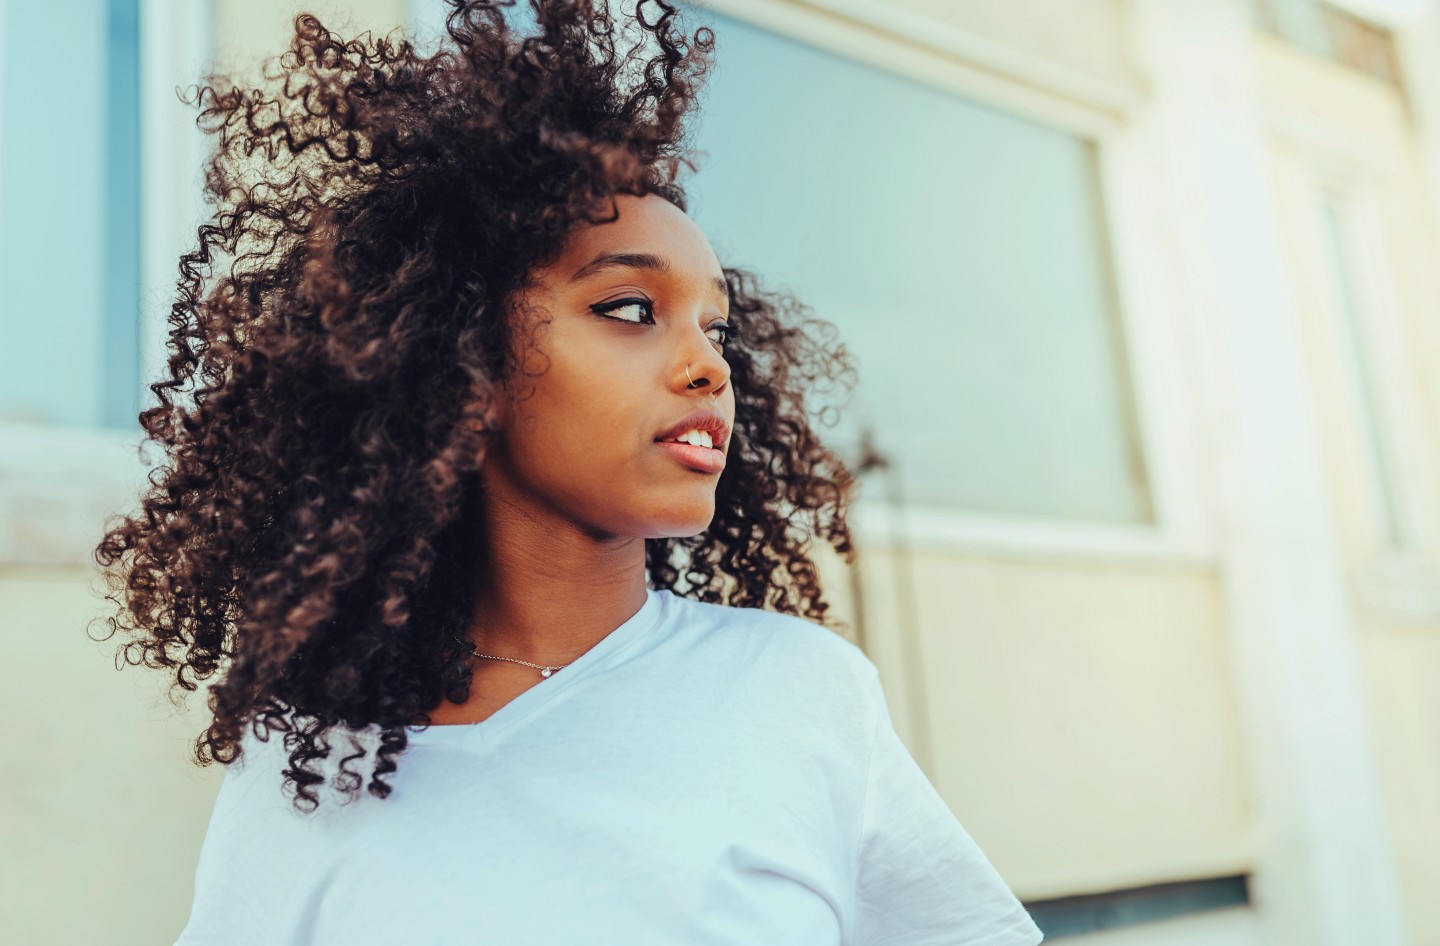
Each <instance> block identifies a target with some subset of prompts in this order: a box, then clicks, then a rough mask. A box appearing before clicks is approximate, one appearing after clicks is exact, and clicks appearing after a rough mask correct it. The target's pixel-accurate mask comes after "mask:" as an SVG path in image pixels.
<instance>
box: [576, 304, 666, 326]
mask: <svg viewBox="0 0 1440 946" xmlns="http://www.w3.org/2000/svg"><path fill="white" fill-rule="evenodd" d="M590 309H591V310H592V311H593V312H594V313H595V314H596V315H603V316H605V317H606V318H608V319H616V320H618V321H621V322H635V323H637V324H640V325H644V324H647V323H650V322H654V321H655V311H654V310H653V309H652V308H651V306H650V300H649V299H620V300H617V301H615V302H601V303H598V304H596V305H592V306H591V307H590ZM628 310H635V311H637V312H640V313H642V314H641V315H640V317H638V318H631V317H630V316H629V315H625V314H621V315H612V314H611V313H614V312H619V313H625V312H627V311H628Z"/></svg>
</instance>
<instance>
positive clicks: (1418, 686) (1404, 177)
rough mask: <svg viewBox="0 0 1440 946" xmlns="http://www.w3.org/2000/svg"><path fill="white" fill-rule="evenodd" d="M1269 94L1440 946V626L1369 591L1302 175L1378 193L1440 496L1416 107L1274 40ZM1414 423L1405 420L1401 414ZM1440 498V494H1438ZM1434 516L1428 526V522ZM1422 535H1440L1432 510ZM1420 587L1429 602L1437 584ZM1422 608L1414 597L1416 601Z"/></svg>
mask: <svg viewBox="0 0 1440 946" xmlns="http://www.w3.org/2000/svg"><path fill="white" fill-rule="evenodd" d="M1255 55H1256V62H1257V65H1258V76H1259V78H1260V80H1261V83H1262V89H1261V92H1262V95H1263V96H1264V98H1265V101H1266V104H1267V107H1268V109H1269V111H1270V114H1271V116H1272V119H1273V126H1272V130H1271V131H1272V138H1271V144H1270V147H1271V159H1272V175H1273V179H1274V186H1275V193H1276V195H1277V204H1278V208H1279V212H1280V216H1281V221H1282V226H1283V227H1284V229H1285V238H1286V247H1287V249H1288V251H1289V254H1288V263H1289V266H1290V279H1291V283H1292V287H1293V291H1294V292H1295V295H1296V298H1297V302H1298V304H1297V307H1296V309H1297V313H1298V318H1299V322H1300V328H1301V335H1302V337H1303V339H1304V342H1305V355H1306V358H1307V368H1308V369H1309V376H1308V380H1309V382H1310V390H1311V396H1312V397H1313V399H1314V402H1315V404H1316V409H1317V412H1318V413H1319V414H1320V416H1322V417H1323V418H1325V419H1326V422H1325V423H1324V424H1323V425H1322V442H1323V444H1324V448H1325V456H1324V463H1325V467H1326V473H1327V476H1328V478H1329V481H1330V484H1331V495H1332V498H1333V508H1334V515H1335V519H1336V522H1337V524H1338V526H1339V528H1340V532H1341V534H1342V537H1343V541H1344V552H1345V554H1346V557H1347V565H1348V568H1349V570H1350V573H1351V576H1352V579H1353V580H1354V582H1355V585H1356V589H1355V595H1354V597H1355V610H1356V614H1355V619H1356V626H1357V630H1358V634H1359V638H1360V646H1361V653H1362V655H1363V660H1364V664H1365V666H1364V670H1365V675H1366V682H1367V689H1368V698H1369V703H1370V709H1371V714H1372V718H1373V720H1374V729H1375V738H1376V742H1377V749H1378V752H1379V756H1380V758H1379V764H1380V768H1381V777H1382V781H1383V785H1384V795H1385V804H1386V813H1387V817H1388V821H1389V825H1390V830H1391V834H1392V840H1393V843H1394V846H1395V850H1396V858H1397V860H1398V862H1399V865H1398V866H1399V873H1400V883H1401V889H1402V894H1403V896H1404V897H1405V900H1406V907H1407V914H1408V916H1407V919H1408V921H1409V925H1410V928H1411V933H1412V935H1413V937H1414V940H1415V942H1416V943H1419V944H1437V943H1440V916H1437V915H1436V913H1435V911H1434V909H1433V900H1434V892H1435V891H1436V890H1437V889H1440V802H1437V800H1440V689H1437V687H1436V686H1435V681H1437V680H1440V615H1435V614H1433V613H1432V614H1430V615H1429V616H1427V615H1426V614H1424V613H1423V611H1420V612H1416V611H1414V610H1411V611H1410V613H1408V614H1407V613H1406V611H1405V610H1402V609H1400V608H1399V606H1398V603H1399V602H1403V601H1404V600H1405V598H1406V596H1405V595H1403V594H1400V593H1398V592H1394V591H1392V592H1391V593H1390V594H1388V595H1387V594H1384V593H1378V592H1371V593H1367V592H1366V591H1365V588H1366V587H1367V583H1368V582H1370V581H1371V580H1372V576H1374V575H1375V570H1376V569H1377V567H1378V560H1377V550H1376V548H1375V539H1374V531H1375V527H1374V513H1373V512H1372V510H1371V509H1370V506H1369V504H1368V503H1369V501H1368V494H1367V490H1368V489H1369V477H1370V475H1371V474H1370V473H1369V471H1368V469H1367V468H1366V466H1365V464H1364V463H1363V462H1362V461H1363V459H1364V458H1365V457H1366V456H1367V451H1369V450H1370V446H1369V444H1368V443H1367V442H1366V440H1365V438H1364V437H1363V435H1362V432H1361V431H1360V430H1359V429H1358V428H1357V426H1356V424H1355V422H1354V421H1355V418H1354V405H1353V403H1352V402H1351V400H1350V399H1349V397H1348V391H1349V389H1348V387H1347V379H1346V378H1345V376H1344V372H1343V365H1344V359H1345V357H1346V356H1348V355H1349V353H1350V352H1349V346H1348V344H1346V342H1345V341H1344V340H1343V339H1339V338H1337V337H1336V332H1335V330H1334V326H1333V323H1332V322H1331V321H1330V319H1329V310H1328V307H1329V306H1330V304H1331V300H1330V299H1329V298H1328V296H1327V289H1328V287H1327V286H1326V285H1325V284H1324V282H1323V280H1320V279H1317V278H1316V276H1317V274H1319V273H1323V272H1324V269H1323V263H1322V262H1321V261H1320V259H1319V256H1318V254H1319V245H1318V243H1317V234H1316V232H1315V228H1314V221H1313V219H1312V218H1311V217H1310V216H1309V213H1310V210H1311V205H1310V203H1309V202H1310V201H1312V200H1313V194H1312V193H1311V191H1310V190H1308V189H1307V176H1308V175H1309V174H1311V173H1312V171H1313V169H1314V167H1315V166H1316V165H1317V163H1324V162H1327V161H1328V162H1331V163H1333V164H1335V165H1338V168H1336V169H1335V170H1336V173H1337V174H1338V175H1339V177H1340V178H1341V179H1342V180H1343V179H1345V178H1346V177H1347V176H1354V177H1356V178H1358V179H1359V180H1360V181H1362V182H1363V183H1362V186H1363V187H1364V188H1366V189H1367V190H1368V192H1369V193H1371V194H1372V195H1373V199H1374V201H1375V206H1376V209H1377V222H1378V224H1379V226H1378V229H1377V232H1376V234H1375V235H1376V237H1377V238H1378V239H1379V240H1381V241H1383V247H1377V249H1379V250H1380V254H1379V259H1378V261H1377V262H1378V263H1379V269H1380V272H1379V274H1378V275H1379V277H1380V278H1381V279H1382V280H1384V281H1386V282H1389V283H1390V288H1391V291H1392V292H1393V296H1392V304H1391V305H1390V306H1387V307H1385V308H1384V309H1383V310H1382V311H1381V313H1380V314H1382V315H1383V316H1386V317H1387V318H1389V320H1390V321H1391V322H1392V327H1393V329H1394V331H1395V333H1396V336H1397V337H1398V338H1399V339H1401V341H1402V344H1401V345H1399V346H1398V349H1399V351H1400V355H1401V357H1400V358H1399V359H1397V361H1396V365H1395V370H1394V371H1392V372H1388V373H1387V378H1386V381H1387V383H1388V384H1391V385H1398V386H1400V387H1404V386H1406V385H1407V384H1408V385H1410V386H1411V390H1410V392H1409V396H1408V397H1406V398H1404V401H1405V404H1403V405H1402V407H1403V408H1405V409H1407V410H1410V411H1413V416H1411V417H1410V418H1409V419H1410V423H1409V424H1407V425H1406V426H1405V427H1404V428H1403V437H1404V439H1405V447H1406V448H1407V449H1408V450H1410V451H1412V453H1413V456H1414V460H1413V462H1414V464H1415V467H1414V468H1413V469H1412V470H1411V471H1410V476H1409V478H1410V480H1411V482H1412V483H1413V488H1415V489H1416V490H1417V491H1420V492H1422V493H1423V492H1427V491H1433V490H1434V488H1435V486H1436V484H1437V483H1440V479H1437V478H1436V477H1435V476H1434V475H1433V474H1434V471H1435V470H1437V469H1440V463H1437V458H1440V372H1436V371H1435V370H1434V365H1435V363H1436V356H1437V354H1440V332H1437V327H1436V326H1437V321H1436V317H1435V313H1436V312H1437V311H1440V306H1437V299H1440V286H1437V279H1436V267H1435V260H1437V259H1440V245H1437V241H1436V239H1435V234H1434V230H1433V224H1432V218H1431V217H1430V215H1429V213H1428V212H1427V211H1428V208H1429V206H1430V204H1429V203H1428V201H1429V195H1428V194H1427V187H1428V185H1427V184H1426V182H1425V179H1424V176H1423V174H1422V171H1421V166H1420V162H1419V152H1418V151H1417V143H1416V139H1415V136H1414V132H1413V130H1412V129H1413V124H1412V122H1413V117H1412V113H1411V112H1410V110H1409V108H1408V107H1407V103H1406V102H1405V100H1404V99H1403V98H1402V97H1401V96H1400V95H1399V94H1398V93H1397V92H1396V91H1395V90H1393V89H1392V88H1390V87H1388V86H1386V85H1384V84H1382V83H1380V82H1378V81H1375V80H1372V79H1370V78H1368V77H1366V76H1362V75H1357V74H1352V73H1350V72H1346V71H1344V70H1338V69H1334V68H1329V67H1327V66H1326V65H1325V64H1324V63H1323V62H1321V61H1318V60H1316V59H1314V58H1313V57H1310V56H1306V55H1304V54H1301V53H1297V52H1295V51H1293V50H1291V49H1288V48H1286V47H1285V46H1283V45H1281V44H1279V43H1277V42H1273V41H1270V40H1267V39H1263V38H1262V39H1259V40H1257V42H1256V44H1255ZM1402 413H1403V412H1402ZM1432 496H1433V492H1432ZM1426 513H1429V515H1426ZM1421 515H1425V516H1426V518H1425V521H1423V522H1421V523H1420V524H1421V525H1422V526H1423V527H1424V528H1425V529H1426V530H1428V531H1429V532H1430V534H1431V535H1435V534H1437V533H1440V521H1436V517H1435V516H1434V514H1433V510H1422V512H1421ZM1434 574H1435V573H1433V572H1432V573H1431V576H1430V577H1429V578H1428V579H1426V578H1424V577H1421V578H1419V579H1418V580H1417V581H1416V584H1417V585H1418V586H1419V588H1418V592H1419V593H1421V595H1422V596H1423V592H1424V590H1425V589H1424V585H1425V584H1429V586H1430V590H1431V593H1432V594H1433V593H1435V592H1440V586H1437V585H1436V583H1435V578H1434ZM1411 597H1413V595H1412V596H1411Z"/></svg>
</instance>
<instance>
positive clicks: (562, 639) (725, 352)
mask: <svg viewBox="0 0 1440 946" xmlns="http://www.w3.org/2000/svg"><path fill="white" fill-rule="evenodd" d="M511 2H512V3H513V0H511ZM454 3H455V5H456V8H455V9H454V10H453V11H452V12H451V14H450V16H449V18H448V21H447V35H446V43H445V45H444V46H442V48H440V49H439V50H438V51H437V52H433V53H429V54H422V53H421V52H419V51H417V50H416V49H415V48H413V47H412V46H410V45H409V44H407V43H403V42H402V43H398V44H392V43H390V42H387V41H386V40H384V39H370V38H368V37H365V38H362V39H361V40H356V41H352V42H345V41H342V40H341V39H338V38H337V37H336V36H334V35H333V34H331V33H330V32H328V31H327V30H326V29H325V28H324V27H323V26H322V25H321V24H320V23H319V22H317V21H316V20H315V19H314V18H313V17H309V16H301V17H299V18H298V19H297V20H296V34H295V38H294V41H293V43H292V46H291V50H290V52H289V53H288V54H286V56H284V57H282V59H281V60H280V61H279V64H280V67H281V68H280V69H279V70H278V71H276V72H273V73H272V76H271V77H272V78H273V80H274V83H275V84H274V86H273V87H271V88H270V89H269V90H268V91H260V90H252V91H242V90H240V89H235V88H230V89H228V90H227V89H226V88H225V87H224V86H222V85H221V84H220V83H218V82H212V83H211V84H209V85H207V86H205V87H204V88H202V90H201V96H200V100H199V101H200V105H201V120H202V123H203V125H204V127H206V128H208V129H209V130H210V131H212V132H213V133H215V134H216V136H217V138H218V146H217V151H216V153H215V156H214V158H213V160H212V162H211V165H210V168H209V174H208V176H207V193H208V195H209V197H210V198H211V199H212V200H213V201H214V203H215V204H216V207H217V210H216V213H215V216H214V218H213V220H212V222H211V223H210V224H208V225H206V226H204V227H202V228H201V229H200V232H199V241H200V242H199V247H198V248H197V250H196V251H194V252H192V253H190V254H188V255H186V256H185V257H184V258H183V260H182V265H181V273H182V278H181V280H180V286H179V289H180V292H179V300H178V302H177V303H176V304H175V305H174V307H173V312H172V316H171V325H172V331H171V334H170V346H171V356H170V359H169V377H168V378H167V379H166V380H164V381H162V382H159V383H157V384H155V385H153V386H152V390H153V391H154V393H155V394H156V395H157V397H158V398H159V401H160V404H159V406H156V407H152V408H150V409H148V410H146V411H145V412H144V413H143V414H142V415H141V421H142V423H143V425H144V428H145V430H146V431H147V433H148V435H149V437H150V439H153V440H155V441H157V442H159V443H161V444H163V445H164V448H165V458H166V460H167V461H168V463H166V464H165V465H163V466H162V467H161V468H160V469H158V470H157V471H156V472H155V473H154V474H152V477H151V483H152V489H151V490H150V491H149V492H148V493H147V495H146V496H145V497H144V498H143V507H142V510H141V514H140V515H138V516H135V517H132V518H129V519H127V520H125V521H123V522H122V523H120V524H118V525H117V526H115V528H113V529H112V530H111V531H110V532H109V533H108V534H107V535H106V536H105V538H104V540H103V541H102V543H101V544H100V547H99V548H98V549H97V559H98V560H99V562H100V563H101V564H102V566H104V567H105V568H106V569H107V572H108V574H109V575H110V576H111V579H112V583H113V590H112V592H111V595H112V598H113V599H114V600H115V601H116V602H117V604H119V605H120V607H119V609H118V610H119V614H118V616H117V617H115V618H112V619H111V622H110V623H111V626H112V628H113V630H116V631H124V632H126V634H127V635H128V637H129V638H130V639H129V640H128V641H127V642H126V643H125V644H124V646H123V648H122V653H123V655H124V656H125V657H126V658H127V659H128V660H129V661H130V662H132V663H136V664H145V665H149V666H152V667H159V668H165V669H168V670H169V671H170V672H172V673H173V674H174V677H175V685H176V687H177V688H179V689H180V690H182V691H190V690H194V689H196V688H197V686H198V685H199V684H200V683H201V682H207V684H208V690H207V693H208V702H209V707H210V709H211V711H212V714H213V721H212V722H211V723H210V725H209V727H208V728H207V729H206V730H205V731H204V733H203V734H202V735H201V736H200V738H199V739H198V741H197V745H196V757H197V760H198V761H199V762H201V763H206V762H210V761H219V762H222V763H224V764H226V765H227V766H228V767H229V768H228V769H227V772H226V776H225V779H224V782H223V785H222V787H221V790H220V794H219V797H218V799H217V801H216V803H215V809H214V813H213V816H212V820H211V823H210V828H209V832H208V834H207V836H206V839H205V844H204V848H203V850H202V853H201V856H200V862H199V867H198V870H197V873H196V888H195V897H194V904H193V908H192V913H191V917H190V921H189V924H188V925H187V926H186V928H185V930H184V932H183V933H182V934H181V936H180V940H179V942H180V943H183V944H187V946H192V944H193V946H198V944H219V943H235V944H301V943H325V944H329V943H335V944H342V943H343V944H369V943H387V944H388V943H436V944H440V943H462V942H464V943H470V942H473V943H487V944H497V946H498V944H527V946H529V944H562V943H563V944H578V943H607V944H608V943H626V944H629V943H640V944H662V943H664V944H669V943H674V944H686V946H697V944H710V943H713V944H726V946H735V944H744V946H753V944H772V943H773V944H777V946H780V944H784V946H798V944H817V946H818V944H827V946H833V944H876V946H878V944H887V946H900V944H916V946H918V944H922V943H924V944H942V943H943V944H956V946H959V944H975V946H980V944H984V946H1033V944H1034V943H1037V942H1039V941H1040V938H1041V937H1040V933H1039V931H1038V929H1037V928H1036V927H1035V925H1034V924H1033V923H1032V922H1031V920H1030V917H1029V915H1028V914H1027V913H1026V911H1025V910H1024V908H1023V907H1022V906H1021V905H1020V903H1019V902H1018V901H1017V900H1016V899H1015V897H1014V896H1013V895H1012V894H1011V892H1010V891H1009V889H1008V888H1007V887H1006V885H1005V884H1004V882H1003V881H1002V880H1001V878H1000V877H999V876H998V875H997V874H996V872H995V870H994V869H993V868H992V866H991V865H990V864H989V863H988V861H987V860H986V858H985V857H984V855H983V854H982V853H981V851H980V850H979V849H978V848H977V847H976V845H975V844H974V843H973V841H972V840H971V839H970V837H969V836H968V835H967V833H966V832H965V830H964V829H963V828H962V827H961V826H960V824H959V823H958V822H957V821H956V819H955V818H954V816H953V815H952V814H951V813H950V811H949V810H948V808H947V807H946V805H945V803H944V802H943V801H942V800H941V799H940V797H939V796H938V795H937V794H936V792H935V790H934V789H933V788H932V787H931V785H930V784H929V782H927V781H926V779H925V776H924V775H923V773H922V772H921V771H920V770H919V768H918V767H917V766H916V764H915V762H914V761H913V759H912V758H911V757H910V755H909V754H908V753H907V751H906V750H905V748H904V746H903V744H902V743H901V742H900V740H899V739H898V738H897V736H896V734H895V731H894V728H893V726H892V724H891V721H890V717H889V714H888V712H887V709H886V704H885V698H884V695H883V693H882V691H881V688H880V685H879V682H878V679H877V675H876V672H875V667H874V665H873V664H872V663H871V662H870V661H869V660H868V659H867V658H866V656H865V655H864V654H863V653H862V652H861V651H860V650H859V649H858V648H857V647H855V646H854V645H853V644H851V643H849V642H848V641H846V640H845V639H844V638H843V637H841V636H840V635H838V634H836V633H835V632H834V631H833V630H832V629H830V628H829V627H827V626H825V623H824V622H825V618H826V610H827V608H826V604H825V602H824V600H823V598H822V595H821V589H820V584H819V581H818V574H817V569H816V566H815V563H814V561H813V560H812V558H811V557H810V554H809V549H810V543H811V542H813V541H815V540H817V539H818V540H820V541H823V542H826V543H829V544H830V545H832V546H833V547H834V548H835V549H836V550H838V551H839V552H840V553H841V554H843V555H847V556H848V555H849V554H850V552H851V549H850V537H849V532H848V530H847V528H846V524H845V510H846V502H847V495H848V491H849V488H850V486H851V480H850V478H849V476H848V475H847V473H846V470H845V467H844V466H843V464H842V463H841V462H840V461H839V459H838V458H837V457H836V456H835V455H834V454H832V453H831V452H830V451H829V450H827V449H826V448H825V447H824V446H823V445H822V444H821V443H820V441H819V440H818V439H817V436H816V434H815V432H814V431H813V430H812V428H811V426H810V423H809V420H808V418H809V414H810V412H809V407H810V406H811V405H810V404H809V402H807V393H809V392H811V391H812V390H813V389H814V386H815V385H816V383H817V382H833V381H837V380H844V379H847V378H848V376H849V375H850V373H851V367H850V363H849V361H848V358H847V356H846V353H845V351H844V349H843V348H841V347H838V346H832V345H828V344H827V343H826V339H827V338H829V335H828V334H827V330H828V326H827V325H825V324H824V323H821V322H817V321H814V320H808V319H805V318H803V315H804V310H803V307H801V306H799V305H798V304H796V303H795V302H794V301H793V300H791V299H789V298H788V297H785V296H781V295H778V294H774V293H770V292H767V291H765V290H763V289H762V288H761V287H760V286H759V285H758V284H757V281H756V280H755V279H754V277H753V276H752V275H750V274H749V273H747V272H745V271H743V270H740V269H737V268H733V267H729V266H725V265H723V264H722V263H721V261H720V260H719V259H717V257H716V255H715V253H714V251H713V250H712V249H711V247H710V245H709V243H708V241H707V240H706V238H705V235H704V234H703V233H702V232H701V231H700V230H699V228H698V227H697V226H696V225H695V223H694V222H693V221H692V220H691V219H690V218H689V217H688V216H687V215H686V212H685V208H686V200H685V194H684V191H683V189H682V188H681V187H680V186H679V184H678V183H677V182H676V177H677V173H678V170H679V168H680V166H681V164H682V163H684V161H683V159H684V155H685V152H684V148H683V141H682V139H683V133H684V130H685V124H684V122H685V120H686V118H687V116H688V114H689V112H690V110H691V106H692V104H693V102H694V101H695V99H696V96H697V93H698V91H699V87H700V86H699V83H700V81H701V79H702V78H703V75H704V73H705V71H706V68H707V66H708V63H709V61H710V54H711V51H712V49H713V39H714V37H713V34H712V33H711V32H710V31H709V30H708V29H705V28H701V29H700V30H698V31H697V32H696V33H695V34H694V36H693V37H691V36H688V35H687V34H686V33H684V32H681V31H679V29H678V27H677V25H676V10H675V9H673V8H671V7H669V6H668V5H666V4H664V3H660V4H658V7H659V9H658V10H654V9H652V8H651V7H650V6H649V5H647V4H646V3H643V2H642V3H641V4H640V6H639V8H638V9H637V10H636V11H635V16H634V21H633V22H632V23H628V24H620V23H616V22H615V20H614V18H613V16H612V14H611V13H610V12H609V11H608V10H606V9H604V8H602V7H595V6H592V5H591V4H590V3H582V2H541V0H534V3H533V5H534V10H533V13H534V20H535V22H534V29H533V31H527V32H522V31H519V30H518V29H517V28H516V27H515V25H514V23H513V22H510V21H509V20H507V17H506V15H505V13H506V11H505V10H504V9H503V8H504V7H505V6H509V5H510V4H509V3H494V2H485V3H475V2H472V3H462V2H461V0H454ZM626 37H629V38H630V40H631V43H630V45H629V46H628V48H622V49H619V50H617V43H620V45H621V46H625V44H624V43H622V42H620V41H621V40H623V39H625V38H626ZM647 48H648V49H649V52H648V53H647V52H646V50H647ZM777 94H778V90H777ZM752 146H754V147H764V142H753V143H752ZM790 172H791V169H785V168H783V167H781V166H779V165H778V164H777V168H776V173H790Z"/></svg>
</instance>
